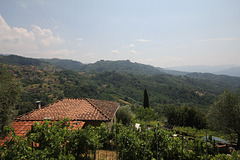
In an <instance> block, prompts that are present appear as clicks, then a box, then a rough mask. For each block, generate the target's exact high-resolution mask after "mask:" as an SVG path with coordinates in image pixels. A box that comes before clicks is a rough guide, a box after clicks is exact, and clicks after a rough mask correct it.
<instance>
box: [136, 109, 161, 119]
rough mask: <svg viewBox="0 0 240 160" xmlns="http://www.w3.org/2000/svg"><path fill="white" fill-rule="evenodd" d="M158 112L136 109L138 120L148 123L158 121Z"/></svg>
mask: <svg viewBox="0 0 240 160" xmlns="http://www.w3.org/2000/svg"><path fill="white" fill-rule="evenodd" d="M156 118H157V116H156V112H155V111H154V110H153V109H151V108H144V107H142V106H140V107H138V108H137V109H136V119H139V120H142V121H145V122H148V121H152V120H156Z"/></svg>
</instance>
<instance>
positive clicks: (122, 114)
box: [116, 106, 133, 125]
mask: <svg viewBox="0 0 240 160" xmlns="http://www.w3.org/2000/svg"><path fill="white" fill-rule="evenodd" d="M116 116H117V122H122V124H124V125H127V124H130V122H131V119H132V117H133V113H132V111H131V107H130V106H121V107H120V108H119V109H118V111H117V114H116Z"/></svg>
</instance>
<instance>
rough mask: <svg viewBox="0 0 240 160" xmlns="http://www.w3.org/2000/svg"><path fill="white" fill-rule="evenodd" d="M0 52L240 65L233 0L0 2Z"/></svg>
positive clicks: (239, 22) (239, 20)
mask: <svg viewBox="0 0 240 160" xmlns="http://www.w3.org/2000/svg"><path fill="white" fill-rule="evenodd" d="M0 53H2V54H17V55H22V56H27V57H34V58H35V57H36V58H64V59H73V60H78V61H81V62H83V63H93V62H96V61H98V60H101V59H104V60H126V59H129V60H131V61H133V62H139V63H144V64H151V65H153V66H158V67H172V66H182V65H223V64H236V65H238V64H240V1H239V0H165V1H163V0H118V1H116V0H65V1H63V0H0Z"/></svg>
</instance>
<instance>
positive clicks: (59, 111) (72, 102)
mask: <svg viewBox="0 0 240 160" xmlns="http://www.w3.org/2000/svg"><path fill="white" fill-rule="evenodd" d="M118 107H119V103H116V102H111V101H103V100H94V99H63V100H61V101H58V102H56V103H53V104H51V105H49V106H46V107H44V108H42V109H38V110H35V111H33V112H30V113H28V114H25V115H23V116H21V117H19V119H20V120H37V121H38V120H43V119H44V118H49V119H52V120H60V119H64V118H67V117H68V118H70V120H82V121H85V120H95V121H110V120H111V119H112V118H113V116H114V114H115V113H116V111H117V109H118Z"/></svg>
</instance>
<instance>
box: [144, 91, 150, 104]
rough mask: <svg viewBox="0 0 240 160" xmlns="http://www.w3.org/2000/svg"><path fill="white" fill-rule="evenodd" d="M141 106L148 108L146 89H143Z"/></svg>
mask: <svg viewBox="0 0 240 160" xmlns="http://www.w3.org/2000/svg"><path fill="white" fill-rule="evenodd" d="M143 107H144V108H149V97H148V92H147V90H146V89H144V101H143Z"/></svg>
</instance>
